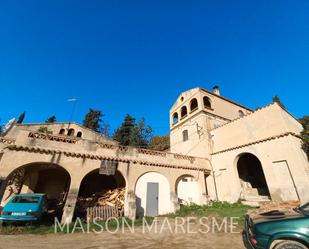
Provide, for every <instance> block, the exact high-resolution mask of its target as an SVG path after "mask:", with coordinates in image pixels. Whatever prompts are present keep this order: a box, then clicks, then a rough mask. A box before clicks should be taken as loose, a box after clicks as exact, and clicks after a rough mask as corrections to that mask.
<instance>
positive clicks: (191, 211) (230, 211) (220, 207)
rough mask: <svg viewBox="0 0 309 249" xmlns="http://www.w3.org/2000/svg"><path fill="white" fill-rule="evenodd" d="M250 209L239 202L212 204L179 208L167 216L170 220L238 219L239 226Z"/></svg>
mask: <svg viewBox="0 0 309 249" xmlns="http://www.w3.org/2000/svg"><path fill="white" fill-rule="evenodd" d="M249 209H252V207H249V206H246V205H243V204H241V203H239V202H237V203H228V202H213V203H212V204H211V205H203V206H200V205H191V206H181V207H180V209H179V210H178V211H176V213H173V214H169V215H167V216H168V217H170V218H175V217H188V216H193V217H207V216H215V217H219V218H224V217H227V218H230V217H239V222H240V224H243V222H244V216H245V214H246V213H247V212H248V210H249Z"/></svg>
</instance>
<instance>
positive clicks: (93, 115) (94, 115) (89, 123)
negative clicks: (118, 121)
mask: <svg viewBox="0 0 309 249" xmlns="http://www.w3.org/2000/svg"><path fill="white" fill-rule="evenodd" d="M102 117H104V114H103V113H102V112H101V111H100V110H94V109H91V108H90V109H89V111H88V113H87V114H86V115H85V118H84V121H83V126H85V127H87V128H89V129H91V130H93V131H96V132H100V133H102V134H103V135H105V136H109V125H108V124H107V123H105V122H103V120H102Z"/></svg>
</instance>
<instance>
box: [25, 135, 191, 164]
mask: <svg viewBox="0 0 309 249" xmlns="http://www.w3.org/2000/svg"><path fill="white" fill-rule="evenodd" d="M28 137H29V138H34V139H43V140H49V141H56V142H63V143H69V144H77V142H79V141H81V140H82V139H78V138H74V137H68V136H61V135H52V134H46V133H40V132H29V134H28ZM97 145H98V146H99V147H100V148H102V149H109V150H118V151H121V152H127V151H129V150H133V151H136V152H137V153H138V154H140V155H146V156H154V157H160V158H167V156H168V157H173V158H174V159H175V160H186V161H189V162H190V163H191V164H192V163H194V161H195V159H196V158H195V157H192V156H187V155H182V154H175V153H170V152H163V151H156V150H149V149H144V148H135V147H129V146H122V145H116V144H108V143H97Z"/></svg>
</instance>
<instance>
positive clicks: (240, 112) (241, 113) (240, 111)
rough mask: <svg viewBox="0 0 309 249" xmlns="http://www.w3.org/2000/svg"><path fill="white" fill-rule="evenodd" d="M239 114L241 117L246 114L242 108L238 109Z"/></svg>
mask: <svg viewBox="0 0 309 249" xmlns="http://www.w3.org/2000/svg"><path fill="white" fill-rule="evenodd" d="M238 114H239V117H241V118H242V117H243V116H245V114H244V112H243V111H242V110H239V111H238Z"/></svg>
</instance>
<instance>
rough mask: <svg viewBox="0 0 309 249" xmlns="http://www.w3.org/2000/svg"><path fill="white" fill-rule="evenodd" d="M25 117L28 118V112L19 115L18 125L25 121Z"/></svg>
mask: <svg viewBox="0 0 309 249" xmlns="http://www.w3.org/2000/svg"><path fill="white" fill-rule="evenodd" d="M25 116H26V111H24V112H23V113H22V114H20V115H19V117H18V120H17V122H16V123H17V124H21V123H22V122H23V121H24V119H25Z"/></svg>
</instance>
